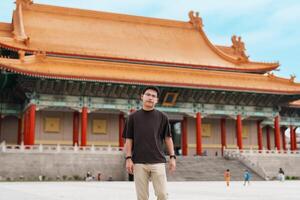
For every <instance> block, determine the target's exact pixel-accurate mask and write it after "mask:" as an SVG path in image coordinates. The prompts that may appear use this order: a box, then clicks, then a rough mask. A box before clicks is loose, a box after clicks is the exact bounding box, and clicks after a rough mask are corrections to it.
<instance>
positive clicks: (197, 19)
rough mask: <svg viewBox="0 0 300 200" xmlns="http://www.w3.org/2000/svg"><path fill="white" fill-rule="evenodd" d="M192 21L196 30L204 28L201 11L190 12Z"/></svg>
mask: <svg viewBox="0 0 300 200" xmlns="http://www.w3.org/2000/svg"><path fill="white" fill-rule="evenodd" d="M189 18H190V21H189V22H190V23H191V24H192V25H193V26H194V28H195V29H196V30H201V29H202V28H203V23H202V18H201V17H199V12H196V14H194V11H192V10H191V11H190V12H189Z"/></svg>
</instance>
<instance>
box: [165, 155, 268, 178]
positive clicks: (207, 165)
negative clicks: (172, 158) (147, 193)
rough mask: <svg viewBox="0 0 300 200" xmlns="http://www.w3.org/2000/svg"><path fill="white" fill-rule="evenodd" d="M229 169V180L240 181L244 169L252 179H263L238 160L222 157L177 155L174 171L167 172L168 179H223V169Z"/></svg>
mask: <svg viewBox="0 0 300 200" xmlns="http://www.w3.org/2000/svg"><path fill="white" fill-rule="evenodd" d="M226 169H230V172H231V180H233V181H242V180H243V173H244V170H245V169H248V170H249V171H250V172H251V174H252V180H255V181H260V180H263V179H262V178H261V177H260V176H258V175H257V174H256V173H255V172H253V171H252V170H251V169H249V168H247V167H246V166H245V165H243V164H242V163H240V162H239V161H238V160H226V159H224V158H223V157H198V156H197V157H196V156H184V157H181V156H178V157H177V162H176V171H175V172H174V173H173V174H170V173H168V175H167V176H168V181H223V180H224V171H225V170H226Z"/></svg>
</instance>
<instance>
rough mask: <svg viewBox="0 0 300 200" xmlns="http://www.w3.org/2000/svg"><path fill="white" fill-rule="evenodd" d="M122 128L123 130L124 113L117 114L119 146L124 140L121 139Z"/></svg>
mask: <svg viewBox="0 0 300 200" xmlns="http://www.w3.org/2000/svg"><path fill="white" fill-rule="evenodd" d="M123 130H124V114H123V113H120V114H119V147H124V140H123V135H122V134H123Z"/></svg>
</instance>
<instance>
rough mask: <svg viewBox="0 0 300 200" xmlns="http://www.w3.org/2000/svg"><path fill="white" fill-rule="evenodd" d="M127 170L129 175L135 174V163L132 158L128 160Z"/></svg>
mask: <svg viewBox="0 0 300 200" xmlns="http://www.w3.org/2000/svg"><path fill="white" fill-rule="evenodd" d="M126 170H127V172H128V173H129V174H133V162H132V160H131V158H129V159H127V160H126Z"/></svg>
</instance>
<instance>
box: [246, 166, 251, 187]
mask: <svg viewBox="0 0 300 200" xmlns="http://www.w3.org/2000/svg"><path fill="white" fill-rule="evenodd" d="M250 179H251V174H250V172H249V170H248V169H246V170H245V172H244V186H246V184H248V185H250Z"/></svg>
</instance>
